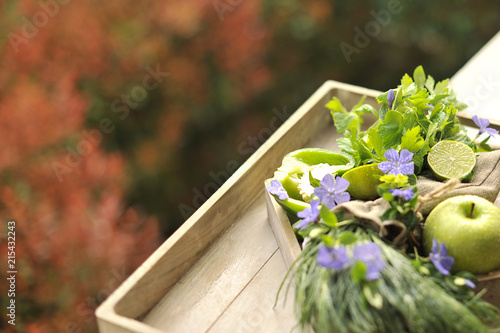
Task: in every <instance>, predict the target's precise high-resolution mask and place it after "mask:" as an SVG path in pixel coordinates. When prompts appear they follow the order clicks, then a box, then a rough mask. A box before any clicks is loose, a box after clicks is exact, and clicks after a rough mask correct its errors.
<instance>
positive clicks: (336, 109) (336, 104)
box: [325, 97, 347, 113]
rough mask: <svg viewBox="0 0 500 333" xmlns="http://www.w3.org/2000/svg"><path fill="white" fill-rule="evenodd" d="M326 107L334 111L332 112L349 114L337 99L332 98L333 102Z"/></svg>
mask: <svg viewBox="0 0 500 333" xmlns="http://www.w3.org/2000/svg"><path fill="white" fill-rule="evenodd" d="M325 106H326V107H327V108H329V109H330V110H332V112H344V113H345V112H347V110H346V109H345V108H344V106H343V105H342V102H341V101H340V100H339V99H338V98H337V97H332V100H331V101H329V102H328V103H326V105H325Z"/></svg>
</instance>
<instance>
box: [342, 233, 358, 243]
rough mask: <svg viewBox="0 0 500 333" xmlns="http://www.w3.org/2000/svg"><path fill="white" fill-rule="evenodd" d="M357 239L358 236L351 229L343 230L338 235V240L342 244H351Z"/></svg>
mask: <svg viewBox="0 0 500 333" xmlns="http://www.w3.org/2000/svg"><path fill="white" fill-rule="evenodd" d="M357 241H358V236H356V234H354V233H353V232H351V231H345V232H344V233H342V235H341V236H340V237H339V242H340V244H342V245H351V244H354V243H355V242H357Z"/></svg>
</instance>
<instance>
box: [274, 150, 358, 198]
mask: <svg viewBox="0 0 500 333" xmlns="http://www.w3.org/2000/svg"><path fill="white" fill-rule="evenodd" d="M319 165H326V166H327V167H328V172H329V173H332V174H333V173H337V174H339V175H340V174H343V173H344V172H345V171H347V170H349V169H351V168H352V167H353V166H354V158H353V157H352V156H351V155H348V154H346V153H342V152H338V151H331V150H326V149H320V148H304V149H299V150H295V151H293V152H291V153H289V154H287V155H286V156H285V157H284V158H283V162H282V164H281V166H280V167H279V168H278V170H277V171H276V172H275V173H274V179H277V180H279V181H280V182H281V184H283V187H284V188H285V190H286V191H287V192H288V195H289V196H290V197H291V198H294V199H299V200H302V199H303V197H302V194H301V193H300V190H299V188H298V186H299V183H300V179H301V178H302V177H303V175H304V173H306V172H307V171H310V170H311V168H312V167H313V166H319ZM320 180H321V179H320Z"/></svg>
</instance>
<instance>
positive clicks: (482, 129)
mask: <svg viewBox="0 0 500 333" xmlns="http://www.w3.org/2000/svg"><path fill="white" fill-rule="evenodd" d="M472 120H473V121H474V123H475V124H476V125H477V126H478V127H479V133H478V134H481V133H486V134H488V135H490V136H492V137H495V135H497V134H498V131H497V130H496V129H493V128H489V127H488V126H489V125H490V121H489V120H488V119H482V118H479V117H478V116H477V115H474V116H473V117H472Z"/></svg>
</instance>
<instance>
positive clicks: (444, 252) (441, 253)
mask: <svg viewBox="0 0 500 333" xmlns="http://www.w3.org/2000/svg"><path fill="white" fill-rule="evenodd" d="M447 255H448V251H447V250H446V244H445V243H444V242H443V243H441V245H440V248H439V256H440V257H446V256H447Z"/></svg>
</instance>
